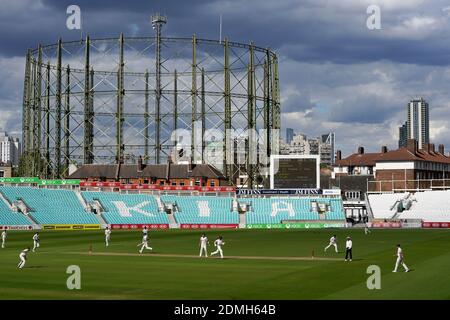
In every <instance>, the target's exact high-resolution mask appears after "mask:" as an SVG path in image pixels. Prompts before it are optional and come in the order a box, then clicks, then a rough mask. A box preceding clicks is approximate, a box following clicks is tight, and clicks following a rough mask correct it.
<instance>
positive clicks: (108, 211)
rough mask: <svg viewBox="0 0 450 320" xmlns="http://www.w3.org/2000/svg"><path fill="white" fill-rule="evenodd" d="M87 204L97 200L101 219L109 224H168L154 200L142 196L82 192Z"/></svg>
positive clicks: (166, 218) (165, 215)
mask: <svg viewBox="0 0 450 320" xmlns="http://www.w3.org/2000/svg"><path fill="white" fill-rule="evenodd" d="M81 195H82V197H83V198H84V199H85V200H86V201H87V202H92V201H94V200H97V201H99V202H100V204H101V205H102V207H103V208H104V209H105V211H104V212H103V213H102V216H103V218H104V219H105V220H106V222H107V223H109V224H169V219H168V217H167V214H166V213H165V212H159V210H158V204H157V202H156V199H155V198H154V197H153V196H150V195H143V194H120V193H112V192H87V191H86V192H82V193H81Z"/></svg>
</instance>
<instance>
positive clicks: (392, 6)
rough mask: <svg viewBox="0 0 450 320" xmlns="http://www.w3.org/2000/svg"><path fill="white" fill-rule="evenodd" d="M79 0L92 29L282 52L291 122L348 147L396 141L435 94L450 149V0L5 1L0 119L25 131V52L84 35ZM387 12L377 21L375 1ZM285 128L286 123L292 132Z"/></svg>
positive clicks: (435, 124)
mask: <svg viewBox="0 0 450 320" xmlns="http://www.w3.org/2000/svg"><path fill="white" fill-rule="evenodd" d="M71 4H76V5H79V6H80V8H81V12H82V19H83V33H84V34H86V33H89V34H90V35H91V36H92V37H103V36H114V37H115V36H117V35H118V34H119V33H120V32H124V33H125V35H129V36H138V35H152V34H153V32H152V29H151V26H150V24H149V15H150V14H151V13H152V12H155V11H161V12H162V13H164V14H166V15H167V16H168V19H169V22H168V24H167V26H166V27H165V29H164V34H165V35H167V36H191V35H192V34H193V33H196V34H197V35H198V37H201V38H213V39H217V38H218V37H219V23H218V21H219V15H220V14H222V16H223V36H227V37H229V38H230V39H232V40H233V41H238V42H246V43H248V42H249V41H254V42H255V43H256V44H257V45H258V46H261V47H270V48H272V49H274V50H275V51H276V52H277V54H278V56H279V68H280V81H281V98H282V112H283V114H282V126H283V129H284V128H286V127H292V128H294V129H295V130H296V131H297V132H301V133H305V134H307V135H310V136H315V135H319V134H321V133H325V132H328V131H335V132H336V139H337V146H338V148H340V149H342V150H343V152H344V154H347V153H349V152H352V151H354V150H356V148H357V146H358V145H363V146H365V147H366V149H367V150H368V151H369V150H374V151H375V150H378V149H379V147H380V146H381V145H388V146H389V147H391V148H394V147H396V144H397V139H398V126H399V125H401V123H402V122H404V121H405V118H406V104H407V102H408V100H410V99H412V98H415V97H420V96H423V97H424V98H425V99H427V100H428V101H429V103H430V118H431V139H432V141H433V142H435V143H437V144H439V143H444V144H445V145H446V147H447V150H448V149H449V147H450V90H449V84H450V2H449V1H448V0H428V1H426V0H339V1H330V0H183V1H181V0H177V1H175V0H164V1H161V0H158V1H152V0H147V1H135V0H127V1H123V0H108V1H106V0H104V1H88V0H71V1H66V0H0V41H1V43H2V45H1V46H0V128H2V129H4V130H7V131H9V132H10V133H12V134H15V135H19V136H20V134H21V108H22V90H23V73H24V62H25V59H24V54H25V52H26V50H27V48H30V47H36V46H37V44H38V43H39V42H41V43H43V44H46V43H54V42H56V40H57V39H58V38H59V37H63V39H64V40H75V39H79V38H80V36H81V33H80V31H79V30H68V29H66V19H67V14H66V8H67V7H68V5H71ZM373 4H375V5H378V6H379V7H380V9H381V29H380V30H369V29H368V28H367V26H366V20H367V18H368V17H369V14H367V12H366V10H367V7H368V6H369V5H373ZM283 135H284V132H283Z"/></svg>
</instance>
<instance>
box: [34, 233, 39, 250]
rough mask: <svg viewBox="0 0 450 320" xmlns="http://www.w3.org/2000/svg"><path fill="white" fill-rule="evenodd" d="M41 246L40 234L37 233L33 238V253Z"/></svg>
mask: <svg viewBox="0 0 450 320" xmlns="http://www.w3.org/2000/svg"><path fill="white" fill-rule="evenodd" d="M40 246H41V245H40V244H39V232H36V233H35V234H34V236H33V252H35V251H36V249H37V248H39V247H40Z"/></svg>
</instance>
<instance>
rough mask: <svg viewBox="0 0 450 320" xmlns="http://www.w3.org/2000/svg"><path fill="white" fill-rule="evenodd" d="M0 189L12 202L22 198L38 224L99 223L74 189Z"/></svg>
mask: <svg viewBox="0 0 450 320" xmlns="http://www.w3.org/2000/svg"><path fill="white" fill-rule="evenodd" d="M0 191H1V192H2V193H3V195H4V196H5V197H6V198H7V199H8V200H9V202H11V203H13V202H15V201H17V200H22V201H23V202H24V203H25V204H26V205H27V207H28V208H29V209H30V212H29V214H30V216H31V217H32V218H33V219H34V220H35V221H36V222H37V223H38V224H98V220H97V219H96V218H95V216H94V215H93V214H91V213H89V212H85V211H84V209H83V206H82V205H81V203H80V202H79V200H78V198H77V197H76V195H75V193H74V192H73V191H70V190H52V189H37V188H32V187H7V186H5V187H0Z"/></svg>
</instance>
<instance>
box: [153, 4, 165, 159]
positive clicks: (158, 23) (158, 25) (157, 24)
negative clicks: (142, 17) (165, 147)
mask: <svg viewBox="0 0 450 320" xmlns="http://www.w3.org/2000/svg"><path fill="white" fill-rule="evenodd" d="M151 21H152V26H153V29H154V30H156V53H155V57H156V59H155V61H156V68H155V77H156V78H155V80H156V81H155V82H156V83H155V103H156V106H155V110H156V115H155V122H156V123H155V124H156V137H155V151H156V155H155V158H156V159H155V160H156V161H155V162H156V163H157V164H159V163H160V153H161V137H160V122H161V29H162V27H163V25H165V24H166V23H167V17H166V16H163V15H161V14H160V13H156V14H154V15H152V17H151Z"/></svg>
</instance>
